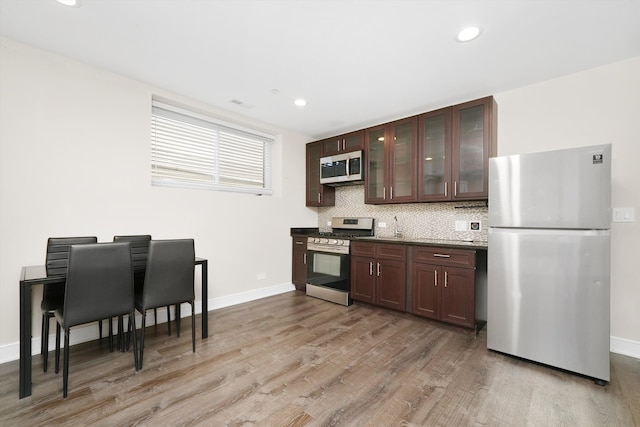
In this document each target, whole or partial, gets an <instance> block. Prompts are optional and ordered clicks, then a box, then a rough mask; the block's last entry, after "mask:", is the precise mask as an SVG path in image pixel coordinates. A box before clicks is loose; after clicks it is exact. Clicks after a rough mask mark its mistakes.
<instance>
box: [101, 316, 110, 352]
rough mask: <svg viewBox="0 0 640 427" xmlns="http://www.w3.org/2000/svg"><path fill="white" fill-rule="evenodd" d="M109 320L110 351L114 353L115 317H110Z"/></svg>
mask: <svg viewBox="0 0 640 427" xmlns="http://www.w3.org/2000/svg"><path fill="white" fill-rule="evenodd" d="M107 321H109V351H110V352H112V353H113V317H109V318H108V319H107ZM100 323H102V320H101V321H100Z"/></svg>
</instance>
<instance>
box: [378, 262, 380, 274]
mask: <svg viewBox="0 0 640 427" xmlns="http://www.w3.org/2000/svg"><path fill="white" fill-rule="evenodd" d="M377 273H378V277H380V263H378V272H377Z"/></svg>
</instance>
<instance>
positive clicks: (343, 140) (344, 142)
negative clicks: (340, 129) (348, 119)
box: [342, 138, 347, 150]
mask: <svg viewBox="0 0 640 427" xmlns="http://www.w3.org/2000/svg"><path fill="white" fill-rule="evenodd" d="M342 149H343V150H346V149H347V139H346V138H342Z"/></svg>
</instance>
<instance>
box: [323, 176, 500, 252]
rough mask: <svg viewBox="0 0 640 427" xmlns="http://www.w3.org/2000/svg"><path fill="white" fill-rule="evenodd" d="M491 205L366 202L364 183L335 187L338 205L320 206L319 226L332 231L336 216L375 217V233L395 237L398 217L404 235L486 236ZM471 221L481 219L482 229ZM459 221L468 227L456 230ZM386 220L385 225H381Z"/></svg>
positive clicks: (458, 238) (460, 237)
mask: <svg viewBox="0 0 640 427" xmlns="http://www.w3.org/2000/svg"><path fill="white" fill-rule="evenodd" d="M487 211H488V209H487V204H486V202H485V201H481V200H479V201H474V202H447V203H403V204H390V205H366V204H365V203H364V186H362V185H356V186H345V187H337V188H336V205H335V206H332V207H325V208H318V227H319V228H320V230H321V231H329V230H330V229H331V226H329V225H328V224H327V223H328V222H329V221H331V218H333V217H343V216H346V217H373V218H375V226H376V230H375V234H376V236H380V237H392V236H393V235H394V232H395V227H396V221H395V217H397V218H398V230H399V231H400V232H401V233H402V235H403V236H404V237H412V238H430V239H445V240H462V239H470V240H475V241H486V240H487V226H488V212H487ZM471 221H479V222H480V230H479V231H471V230H470V229H469V228H470V226H469V224H470V222H471ZM456 222H459V225H460V226H464V227H465V231H456ZM380 223H386V227H385V228H382V227H380Z"/></svg>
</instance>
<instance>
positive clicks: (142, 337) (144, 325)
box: [133, 313, 147, 369]
mask: <svg viewBox="0 0 640 427" xmlns="http://www.w3.org/2000/svg"><path fill="white" fill-rule="evenodd" d="M145 317H146V316H145V315H144V313H143V314H142V327H141V334H140V357H139V358H138V365H139V366H140V369H142V360H143V358H144V328H145V327H146V326H147V322H146V318H145ZM133 345H134V347H135V343H134V344H133Z"/></svg>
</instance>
